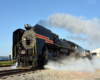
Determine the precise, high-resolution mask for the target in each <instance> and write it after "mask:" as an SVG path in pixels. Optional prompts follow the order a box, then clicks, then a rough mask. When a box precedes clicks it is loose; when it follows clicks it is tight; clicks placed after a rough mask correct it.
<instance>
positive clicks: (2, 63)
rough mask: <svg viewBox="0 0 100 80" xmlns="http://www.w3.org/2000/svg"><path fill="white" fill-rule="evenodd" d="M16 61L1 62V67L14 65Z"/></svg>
mask: <svg viewBox="0 0 100 80" xmlns="http://www.w3.org/2000/svg"><path fill="white" fill-rule="evenodd" d="M15 62H16V61H14V60H13V61H0V66H6V65H13V64H14V63H15Z"/></svg>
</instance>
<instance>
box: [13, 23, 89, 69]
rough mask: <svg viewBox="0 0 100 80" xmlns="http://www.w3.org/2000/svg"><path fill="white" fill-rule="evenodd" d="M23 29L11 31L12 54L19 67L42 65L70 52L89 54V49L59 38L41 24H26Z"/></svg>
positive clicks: (82, 55) (79, 54) (77, 54)
mask: <svg viewBox="0 0 100 80" xmlns="http://www.w3.org/2000/svg"><path fill="white" fill-rule="evenodd" d="M25 29H26V30H23V29H17V30H15V31H14V32H13V49H12V50H13V51H12V52H13V53H12V55H13V60H16V61H17V62H18V65H17V67H18V68H20V69H22V68H30V66H32V67H43V66H44V65H45V64H46V63H47V62H48V60H59V59H60V58H61V56H69V55H70V53H71V52H76V54H75V57H76V58H78V57H86V56H90V54H89V51H87V50H84V49H83V48H82V47H80V46H79V45H77V44H75V43H73V42H71V41H67V40H65V39H59V36H58V35H57V34H55V33H52V32H51V31H50V30H49V29H46V28H45V27H43V26H41V25H38V24H36V25H35V26H34V27H32V26H30V25H29V24H27V25H25ZM73 54H74V53H73Z"/></svg>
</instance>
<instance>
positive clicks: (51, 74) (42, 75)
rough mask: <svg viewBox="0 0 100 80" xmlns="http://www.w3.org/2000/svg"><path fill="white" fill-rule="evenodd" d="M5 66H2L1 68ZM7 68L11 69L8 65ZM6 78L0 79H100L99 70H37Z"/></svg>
mask: <svg viewBox="0 0 100 80" xmlns="http://www.w3.org/2000/svg"><path fill="white" fill-rule="evenodd" d="M5 69H7V68H5V67H4V69H3V68H2V70H5ZM8 69H11V68H10V67H8ZM8 69H7V70H8ZM0 70H1V67H0ZM5 77H6V79H0V80H100V70H96V72H95V73H93V74H90V73H85V72H74V71H68V70H67V71H57V70H50V69H45V70H39V71H35V72H29V73H20V74H17V75H12V76H9V77H7V76H5Z"/></svg>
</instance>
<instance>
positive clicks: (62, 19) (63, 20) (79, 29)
mask: <svg viewBox="0 0 100 80" xmlns="http://www.w3.org/2000/svg"><path fill="white" fill-rule="evenodd" d="M39 24H41V25H44V26H46V25H51V26H52V27H56V28H64V29H65V30H67V31H69V32H71V33H73V34H76V35H77V34H85V35H86V37H87V39H85V40H87V41H88V42H89V43H90V45H96V44H100V35H99V34H100V20H99V19H98V18H93V19H86V18H85V17H83V16H79V17H76V16H73V15H70V14H61V13H55V14H52V15H50V16H49V17H48V19H47V20H46V21H44V20H40V21H39ZM80 38H81V37H80ZM77 40H78V39H77Z"/></svg>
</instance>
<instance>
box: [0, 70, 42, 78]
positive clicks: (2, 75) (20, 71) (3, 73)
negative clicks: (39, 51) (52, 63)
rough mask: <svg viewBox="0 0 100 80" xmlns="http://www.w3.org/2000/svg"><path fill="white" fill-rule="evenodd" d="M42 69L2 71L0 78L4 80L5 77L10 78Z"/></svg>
mask: <svg viewBox="0 0 100 80" xmlns="http://www.w3.org/2000/svg"><path fill="white" fill-rule="evenodd" d="M37 70H42V69H12V70H3V71H0V78H2V79H5V76H11V75H15V74H18V73H26V72H30V71H37Z"/></svg>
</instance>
